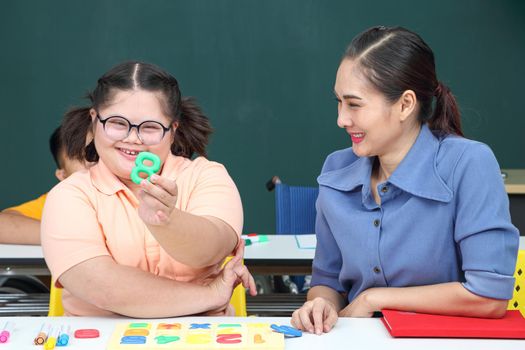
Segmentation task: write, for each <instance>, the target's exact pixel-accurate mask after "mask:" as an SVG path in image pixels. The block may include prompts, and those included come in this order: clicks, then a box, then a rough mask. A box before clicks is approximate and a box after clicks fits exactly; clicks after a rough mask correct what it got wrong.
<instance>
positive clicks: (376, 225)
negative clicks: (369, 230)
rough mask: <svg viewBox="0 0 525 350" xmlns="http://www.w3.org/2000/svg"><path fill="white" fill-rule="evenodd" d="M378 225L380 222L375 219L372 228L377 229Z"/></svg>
mask: <svg viewBox="0 0 525 350" xmlns="http://www.w3.org/2000/svg"><path fill="white" fill-rule="evenodd" d="M380 223H381V221H379V219H375V220H374V226H375V227H378V226H379V224H380Z"/></svg>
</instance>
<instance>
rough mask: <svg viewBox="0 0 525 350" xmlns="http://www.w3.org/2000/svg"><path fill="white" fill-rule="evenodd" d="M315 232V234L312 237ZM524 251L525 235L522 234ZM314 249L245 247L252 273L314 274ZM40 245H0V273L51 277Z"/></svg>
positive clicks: (275, 242)
mask: <svg viewBox="0 0 525 350" xmlns="http://www.w3.org/2000/svg"><path fill="white" fill-rule="evenodd" d="M314 236H315V235H312V238H313V237H314ZM520 249H523V250H525V237H523V236H521V237H520ZM314 253H315V249H301V248H299V247H298V244H297V241H296V237H295V235H269V242H266V243H254V244H252V245H250V246H247V247H246V250H245V254H244V262H245V264H246V266H248V268H249V269H250V272H251V273H253V274H259V275H264V274H270V275H280V274H283V275H293V274H302V275H304V274H311V273H312V260H313V258H314ZM49 274H50V273H49V270H48V268H47V266H46V263H45V260H44V256H43V254H42V248H41V247H40V246H29V245H11V244H0V276H10V275H34V276H49Z"/></svg>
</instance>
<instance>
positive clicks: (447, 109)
mask: <svg viewBox="0 0 525 350" xmlns="http://www.w3.org/2000/svg"><path fill="white" fill-rule="evenodd" d="M434 95H435V97H436V105H435V108H434V113H433V114H432V117H431V118H430V120H429V121H428V126H429V128H430V129H431V130H433V131H435V132H437V133H440V134H453V135H458V136H463V132H462V131H461V115H460V113H459V109H458V105H457V103H456V98H455V97H454V95H452V92H451V91H450V89H449V88H448V87H447V86H446V85H445V84H443V83H442V82H440V81H438V84H437V87H436V89H435V90H434Z"/></svg>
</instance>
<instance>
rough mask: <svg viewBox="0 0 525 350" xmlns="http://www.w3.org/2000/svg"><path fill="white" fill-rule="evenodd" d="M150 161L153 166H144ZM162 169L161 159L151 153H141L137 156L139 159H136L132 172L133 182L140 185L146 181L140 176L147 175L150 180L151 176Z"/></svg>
mask: <svg viewBox="0 0 525 350" xmlns="http://www.w3.org/2000/svg"><path fill="white" fill-rule="evenodd" d="M145 160H148V161H150V162H151V163H152V164H151V165H146V164H144V161H145ZM159 169H160V158H159V157H158V156H157V155H156V154H153V153H150V152H140V153H139V155H138V156H137V159H135V167H134V168H133V170H131V180H132V181H133V182H134V183H136V184H140V183H141V181H142V180H144V179H143V178H142V177H140V174H146V175H147V178H148V180H150V177H151V175H153V174H155V173H156V172H157V171H159Z"/></svg>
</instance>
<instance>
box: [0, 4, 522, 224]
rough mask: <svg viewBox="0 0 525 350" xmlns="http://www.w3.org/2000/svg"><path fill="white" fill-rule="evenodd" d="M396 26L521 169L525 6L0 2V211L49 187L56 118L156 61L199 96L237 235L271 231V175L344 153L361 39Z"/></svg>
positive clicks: (295, 179) (294, 174) (310, 171)
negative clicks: (352, 50) (353, 60)
mask: <svg viewBox="0 0 525 350" xmlns="http://www.w3.org/2000/svg"><path fill="white" fill-rule="evenodd" d="M378 24H383V25H387V26H392V25H402V26H405V27H407V28H410V29H412V30H415V31H416V32H418V33H420V34H421V35H422V36H423V38H424V39H425V40H426V41H427V42H428V43H429V44H430V45H431V47H432V48H433V49H434V52H435V54H436V58H437V66H438V75H439V77H440V79H441V80H443V81H444V82H445V83H447V84H449V85H450V87H451V88H452V90H453V92H454V93H455V94H456V96H457V98H458V100H459V103H460V106H461V109H462V112H463V116H464V119H463V120H464V129H465V132H466V134H467V136H468V137H470V138H474V139H478V140H480V141H483V142H485V143H487V144H489V145H490V146H491V147H492V149H493V150H494V152H495V153H496V156H497V157H498V159H499V161H500V164H501V166H502V167H507V168H525V157H524V156H523V151H524V150H525V137H524V136H523V132H524V131H525V115H524V114H523V112H522V109H521V106H522V102H523V100H522V96H523V81H524V79H525V69H524V66H525V63H524V62H525V39H524V38H525V2H523V1H519V0H517V1H479V0H478V1H473V0H471V1H454V0H442V1H433V2H428V1H391V0H377V1H372V2H371V1H359V2H358V1H349V0H334V1H325V0H319V1H311V0H310V1H309V0H293V1H286V0H278V1H277V0H268V1H259V0H237V1H211V0H210V1H194V0H192V1H171V0H169V1H168V0H166V1H161V0H156V1H145V0H144V1H139V0H126V1H108V0H100V1H96V0H92V1H36V0H35V1H27V0H25V1H21V0H18V1H14V0H10V1H3V2H2V4H1V5H0V39H1V40H0V45H1V47H0V73H1V74H0V77H1V81H0V101H1V105H0V111H1V121H2V122H1V137H0V142H1V145H0V146H1V150H2V166H3V168H2V175H1V195H0V207H2V208H3V207H7V206H10V205H14V204H16V203H19V202H22V201H25V200H28V199H31V198H34V197H36V196H37V195H39V194H40V193H43V192H46V191H47V190H48V189H49V188H50V187H51V186H53V185H54V183H55V179H54V177H53V170H54V165H53V161H52V159H51V156H50V155H49V151H48V148H47V140H48V136H49V134H50V133H51V131H52V130H53V129H54V128H55V126H57V124H58V123H59V121H60V119H61V116H62V114H63V113H64V112H65V111H66V110H67V109H68V108H69V107H70V106H73V105H78V104H80V103H83V102H84V101H83V100H82V98H81V97H82V96H83V95H84V94H85V93H86V92H87V91H88V90H89V89H91V88H93V86H94V84H95V81H96V79H97V78H98V77H99V76H100V75H101V74H102V73H104V72H105V71H106V70H108V69H109V68H110V67H112V66H113V65H115V64H116V63H118V62H120V61H123V60H129V59H140V60H145V61H149V62H152V63H156V64H158V65H160V66H162V67H164V68H165V69H167V70H168V71H170V72H171V73H172V74H173V75H175V76H176V77H177V78H178V79H179V82H180V85H181V88H182V92H183V94H184V95H191V96H195V97H196V98H197V99H198V101H199V102H200V104H201V106H202V107H203V109H204V110H205V111H206V112H207V114H208V115H209V117H210V118H211V121H212V123H213V126H214V127H215V129H216V132H215V134H214V136H213V139H212V143H211V145H210V150H209V154H210V158H211V159H213V160H217V161H219V162H222V163H224V164H225V165H226V167H227V168H228V170H229V171H230V174H231V175H232V177H233V178H234V180H235V181H236V183H237V185H238V187H239V190H240V192H241V195H242V198H243V203H244V209H245V231H246V232H250V231H255V232H272V231H273V229H274V225H275V224H274V205H273V193H269V192H267V191H266V189H265V187H264V184H265V182H266V181H267V180H268V179H269V178H270V177H271V176H272V175H279V176H280V177H281V178H282V179H283V181H285V182H288V183H292V184H304V185H315V183H316V176H317V175H318V173H319V170H320V168H321V165H322V163H323V160H324V158H325V157H326V155H327V154H329V153H330V152H331V151H333V150H336V149H340V148H344V147H348V146H349V145H350V144H349V140H348V137H347V135H346V134H345V133H344V132H342V131H341V130H340V129H338V128H337V126H336V105H335V102H334V101H333V99H332V95H333V94H332V91H333V82H334V75H335V71H336V69H337V65H338V62H339V59H340V57H341V55H342V53H343V51H344V49H345V47H346V45H347V44H348V42H349V41H350V39H351V38H352V37H353V36H354V35H356V34H357V33H358V32H360V31H362V30H364V29H366V28H368V27H370V26H373V25H378Z"/></svg>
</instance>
